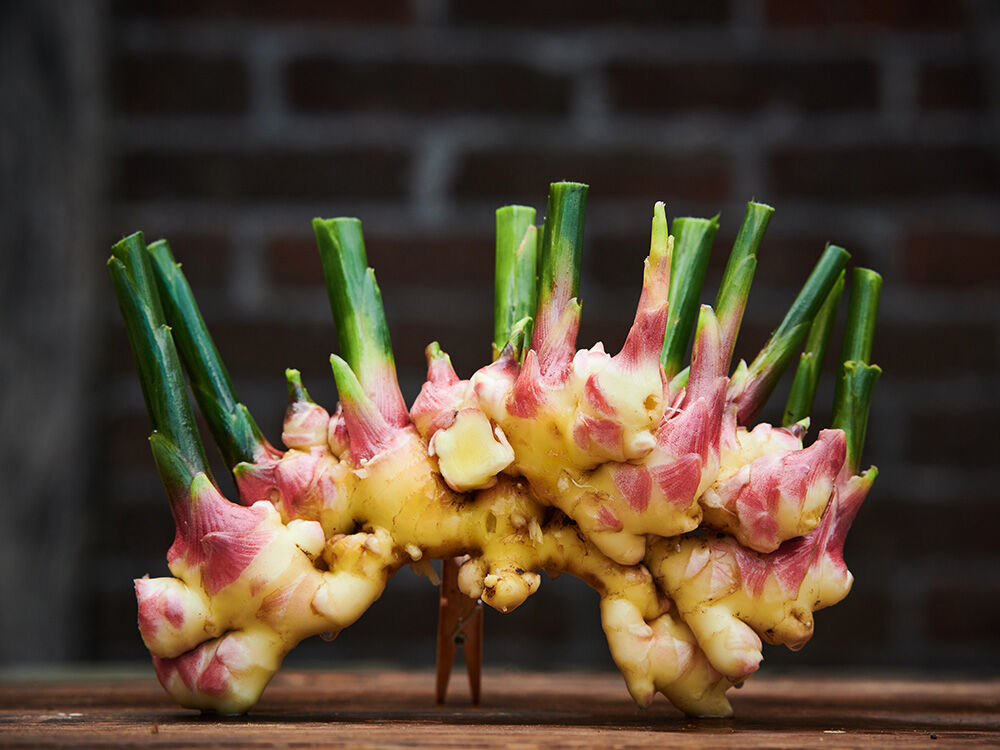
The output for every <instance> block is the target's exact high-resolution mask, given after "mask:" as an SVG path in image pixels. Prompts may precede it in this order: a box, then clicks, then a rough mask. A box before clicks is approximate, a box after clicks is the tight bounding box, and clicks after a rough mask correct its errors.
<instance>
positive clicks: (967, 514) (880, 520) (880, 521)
mask: <svg viewBox="0 0 1000 750" xmlns="http://www.w3.org/2000/svg"><path fill="white" fill-rule="evenodd" d="M876 458H877V457H876ZM875 463H878V461H877V460H876V461H875ZM893 479H894V477H892V476H891V475H889V474H885V475H883V476H880V477H879V478H878V481H877V482H876V483H875V487H874V489H873V490H872V492H871V495H870V496H869V498H868V500H867V501H866V504H865V506H864V507H863V508H862V510H861V512H860V514H859V515H858V520H857V522H856V523H855V525H854V526H853V527H852V529H851V536H850V540H851V543H852V545H855V546H857V548H859V549H868V548H871V549H879V550H881V553H882V554H884V555H885V556H886V557H889V558H892V559H894V560H899V561H902V560H910V559H919V560H924V559H926V558H928V557H932V556H940V555H948V556H949V557H952V558H953V559H955V560H960V559H962V558H968V557H970V556H976V557H979V556H982V555H983V554H984V553H987V554H992V555H993V556H994V557H996V558H997V562H998V563H1000V551H992V552H991V551H990V550H988V549H984V547H983V545H981V544H975V543H974V542H973V541H972V540H971V539H970V537H969V529H971V528H977V527H978V528H984V529H987V528H990V529H991V528H997V526H996V524H1000V506H998V504H997V503H996V502H991V500H992V499H991V498H985V499H983V498H970V497H968V495H967V494H965V493H964V492H962V491H961V489H960V488H956V490H955V491H954V492H953V493H951V494H948V495H943V496H938V497H936V498H935V500H936V502H935V503H934V504H933V505H930V504H924V503H913V502H908V501H907V500H906V499H905V498H898V497H897V498H894V497H892V496H890V493H892V492H893V489H892V485H891V482H892V481H893ZM889 530H891V532H892V533H887V532H888V531H889Z"/></svg>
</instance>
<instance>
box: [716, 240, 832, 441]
mask: <svg viewBox="0 0 1000 750" xmlns="http://www.w3.org/2000/svg"><path fill="white" fill-rule="evenodd" d="M850 257H851V255H850V253H848V252H847V251H846V250H844V248H842V247H838V246H836V245H827V247H826V250H825V251H824V252H823V255H822V256H821V257H820V259H819V262H818V263H817V264H816V267H815V268H814V269H813V271H812V273H811V274H809V278H808V279H806V283H805V285H803V287H802V290H801V291H800V292H799V295H798V297H796V298H795V301H794V302H793V303H792V306H791V307H790V308H789V310H788V312H787V313H786V314H785V318H784V320H782V321H781V325H779V326H778V328H777V330H776V331H775V332H774V333H772V334H771V338H770V339H768V341H767V343H766V344H765V345H764V348H763V349H761V350H760V353H759V354H758V355H757V356H756V357H755V358H754V360H753V362H751V363H750V367H749V368H748V372H747V381H746V387H745V388H744V389H743V392H742V393H741V394H740V395H739V396H738V397H737V399H736V404H737V415H736V419H737V422H738V423H739V424H741V425H745V424H748V423H749V421H750V420H751V419H753V417H754V416H755V415H756V414H757V412H758V411H759V410H760V409H761V407H763V406H764V404H765V403H767V399H768V397H769V396H770V395H771V392H772V391H773V390H774V387H775V386H776V385H777V384H778V380H779V379H780V378H781V375H782V373H784V371H785V368H786V367H788V365H789V363H790V362H791V360H792V357H793V356H794V355H795V352H796V350H798V348H799V347H800V346H802V342H803V341H804V340H805V338H806V336H807V335H808V333H809V328H810V326H811V325H812V321H813V318H815V317H816V313H818V312H819V309H820V307H822V305H823V302H824V301H825V300H826V298H827V295H829V294H830V290H831V289H832V288H833V285H834V284H836V283H837V278H838V277H839V276H840V272H841V271H843V270H844V266H845V265H846V264H847V261H848V259H849V258H850Z"/></svg>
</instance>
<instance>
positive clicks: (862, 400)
mask: <svg viewBox="0 0 1000 750" xmlns="http://www.w3.org/2000/svg"><path fill="white" fill-rule="evenodd" d="M881 374H882V368H880V367H879V366H878V365H868V364H865V363H863V362H855V361H853V360H852V361H850V362H845V363H844V364H843V366H842V367H841V370H840V380H839V388H838V397H837V400H836V403H834V407H833V424H832V426H833V427H835V428H837V429H841V430H843V431H844V433H845V435H846V436H847V465H848V467H849V468H850V470H851V473H852V474H857V473H858V468H859V467H860V465H861V452H862V451H863V450H864V447H865V434H866V433H867V431H868V408H869V406H871V400H872V391H873V390H874V388H875V383H876V382H877V381H878V377H879V375H881Z"/></svg>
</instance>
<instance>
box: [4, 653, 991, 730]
mask: <svg viewBox="0 0 1000 750" xmlns="http://www.w3.org/2000/svg"><path fill="white" fill-rule="evenodd" d="M731 695H732V696H733V704H734V707H735V709H736V718H734V719H728V720H718V719H716V720H700V721H695V720H691V719H687V718H685V717H683V716H682V715H681V714H679V713H678V712H677V711H675V710H674V709H673V708H671V707H670V706H669V705H668V704H667V703H666V701H663V700H658V701H657V702H656V703H655V704H654V706H653V707H652V708H650V709H648V710H642V709H639V708H637V707H636V706H635V705H634V704H633V703H632V702H631V701H630V700H629V698H628V695H627V693H626V692H625V688H624V685H623V684H622V682H621V679H620V678H619V677H617V676H615V675H605V674H599V675H594V674H572V673H560V674H537V673H528V674H524V673H511V672H487V673H485V674H484V677H483V695H482V704H481V705H479V706H472V705H468V704H467V703H464V704H463V703H462V702H461V700H460V699H457V698H454V697H453V698H452V702H451V703H449V704H448V705H445V706H439V705H437V704H436V703H435V700H434V676H433V674H431V673H427V672H384V671H378V672H375V671H361V672H332V673H331V672H301V671H299V672H296V671H289V672H283V673H281V674H279V675H278V676H277V677H276V678H275V679H274V682H273V683H272V684H271V685H270V687H269V688H268V689H267V691H266V692H265V694H264V698H263V699H262V700H261V702H260V704H259V705H258V706H257V707H256V708H255V709H254V710H253V711H252V712H251V713H250V714H249V715H247V716H242V717H236V718H222V719H220V718H219V717H215V716H201V715H199V714H197V713H195V712H191V711H185V710H183V709H178V708H176V707H174V706H172V705H171V704H170V703H169V701H168V700H167V698H166V695H165V694H164V693H163V691H162V690H161V689H160V687H159V685H157V684H156V683H155V681H154V680H152V679H141V680H136V679H106V678H104V679H93V678H92V679H84V680H80V681H67V680H59V681H54V682H49V683H34V684H30V683H21V684H3V685H0V746H3V747H42V746H55V745H59V746H95V745H102V746H114V745H125V744H130V745H149V746H153V745H184V746H188V747H209V746H212V747H215V746H238V747H257V746H273V745H275V744H277V745H285V744H295V745H297V746H300V747H308V746H311V745H324V746H330V745H333V746H340V747H354V748H364V747H399V748H402V747H469V746H478V747H505V746H510V745H516V746H518V747H525V748H531V747H538V748H549V747H554V746H559V747H583V746H595V745H596V746H602V747H654V746H655V747H662V746H664V745H668V744H669V745H673V746H678V747H693V746H698V747H706V746H708V747H747V746H751V747H757V746H768V747H776V748H792V747H796V748H798V747H817V746H824V747H861V746H862V745H868V746H871V745H873V744H874V745H879V746H886V745H890V746H900V747H944V746H951V745H955V744H967V745H978V746H997V745H998V744H1000V680H996V679H994V680H963V681H958V680H955V681H947V680H926V679H922V680H901V679H888V678H837V679H821V678H815V677H813V678H806V677H796V678H776V677H760V678H755V679H754V680H750V681H748V682H747V684H746V686H745V687H744V688H743V689H741V690H735V691H732V693H731Z"/></svg>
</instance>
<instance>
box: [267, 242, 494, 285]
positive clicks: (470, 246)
mask: <svg viewBox="0 0 1000 750" xmlns="http://www.w3.org/2000/svg"><path fill="white" fill-rule="evenodd" d="M493 243H494V240H493V238H492V237H487V236H477V235H448V234H445V235H433V236H422V235H411V236H408V237H406V238H399V237H380V236H378V235H370V236H366V238H365V245H366V249H367V251H368V262H369V263H370V264H371V265H372V266H373V267H374V268H375V273H376V275H377V276H378V280H379V282H380V283H382V284H385V283H387V282H389V283H398V284H405V285H449V286H455V287H461V286H466V285H480V286H482V285H489V284H492V283H493V260H494V258H493V256H494V244H493ZM265 257H266V262H267V273H268V277H269V278H270V279H272V280H273V281H274V282H275V283H277V284H279V285H282V286H320V287H322V286H323V268H322V266H321V264H320V260H319V252H318V251H317V250H316V243H315V240H314V239H313V238H312V237H300V236H287V237H274V238H272V239H271V240H270V241H269V242H268V243H267V248H266V255H265Z"/></svg>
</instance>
